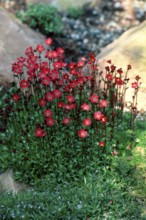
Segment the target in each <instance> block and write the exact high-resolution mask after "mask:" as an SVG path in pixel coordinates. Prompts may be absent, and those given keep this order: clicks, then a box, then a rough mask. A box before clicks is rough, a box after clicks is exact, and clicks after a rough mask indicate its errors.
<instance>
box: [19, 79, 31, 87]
mask: <svg viewBox="0 0 146 220" xmlns="http://www.w3.org/2000/svg"><path fill="white" fill-rule="evenodd" d="M19 85H20V87H21V88H22V89H26V88H28V87H29V83H28V81H27V80H25V79H23V80H22V81H21V82H20V83H19Z"/></svg>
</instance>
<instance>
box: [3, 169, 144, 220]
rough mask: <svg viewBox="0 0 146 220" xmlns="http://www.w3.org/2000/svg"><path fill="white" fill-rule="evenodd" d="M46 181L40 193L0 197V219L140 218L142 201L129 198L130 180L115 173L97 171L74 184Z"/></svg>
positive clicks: (71, 219)
mask: <svg viewBox="0 0 146 220" xmlns="http://www.w3.org/2000/svg"><path fill="white" fill-rule="evenodd" d="M50 181H51V180H50V179H47V178H46V179H44V183H43V184H42V187H43V188H41V190H39V189H38V190H37V191H35V190H32V191H28V192H26V193H21V194H18V195H12V194H3V195H1V196H0V217H1V219H32V220H33V219H38V220H43V219H44V218H45V219H50V220H54V219H56V220H60V219H63V220H69V219H70V220H73V219H77V220H78V219H86V220H87V219H91V220H97V219H99V220H100V219H114V220H116V219H125V220H129V219H133V220H134V219H135V220H136V219H141V211H142V207H143V200H139V199H137V198H136V197H135V196H133V195H130V194H131V192H132V187H131V186H130V183H131V181H130V178H129V179H126V178H125V177H124V178H122V177H120V176H119V175H117V174H116V172H114V173H113V172H112V171H109V170H108V169H100V168H99V169H98V171H97V173H96V174H94V175H91V174H90V175H87V176H86V178H84V182H82V183H81V184H78V185H75V184H74V183H70V184H67V183H64V184H62V185H57V186H56V185H55V184H54V185H52V183H50ZM42 189H43V190H42ZM129 205H130V206H129Z"/></svg>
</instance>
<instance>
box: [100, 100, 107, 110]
mask: <svg viewBox="0 0 146 220" xmlns="http://www.w3.org/2000/svg"><path fill="white" fill-rule="evenodd" d="M99 105H100V107H101V108H106V107H107V106H108V101H107V100H104V99H103V100H102V101H101V102H100V103H99Z"/></svg>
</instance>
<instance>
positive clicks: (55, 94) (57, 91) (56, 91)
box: [53, 89, 62, 99]
mask: <svg viewBox="0 0 146 220" xmlns="http://www.w3.org/2000/svg"><path fill="white" fill-rule="evenodd" d="M53 94H54V96H55V98H58V99H59V98H60V97H61V96H62V92H61V91H60V90H57V89H56V90H54V91H53Z"/></svg>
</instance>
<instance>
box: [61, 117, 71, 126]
mask: <svg viewBox="0 0 146 220" xmlns="http://www.w3.org/2000/svg"><path fill="white" fill-rule="evenodd" d="M62 123H63V124H64V125H68V124H70V118H64V119H63V121H62Z"/></svg>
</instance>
